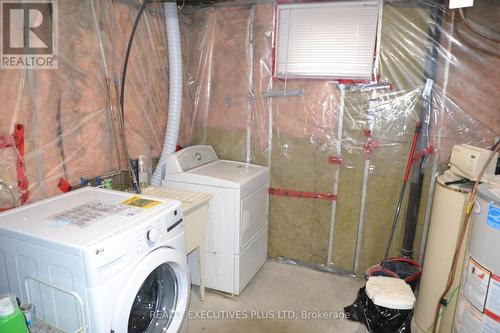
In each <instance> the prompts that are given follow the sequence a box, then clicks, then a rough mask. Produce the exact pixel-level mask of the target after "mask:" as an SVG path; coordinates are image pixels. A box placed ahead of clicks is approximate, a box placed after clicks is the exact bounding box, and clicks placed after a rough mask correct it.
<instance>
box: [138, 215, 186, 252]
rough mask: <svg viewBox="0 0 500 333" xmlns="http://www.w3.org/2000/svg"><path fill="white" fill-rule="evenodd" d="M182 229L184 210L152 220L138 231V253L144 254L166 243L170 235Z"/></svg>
mask: <svg viewBox="0 0 500 333" xmlns="http://www.w3.org/2000/svg"><path fill="white" fill-rule="evenodd" d="M181 227H182V210H181V208H180V207H179V209H176V210H174V211H173V212H171V213H169V214H168V215H163V216H161V217H160V218H157V219H154V220H152V221H151V222H150V223H148V224H146V225H145V226H143V227H142V228H140V229H139V230H137V231H136V235H135V236H136V237H135V238H136V239H135V240H136V244H137V247H136V253H137V254H142V253H144V252H145V251H147V250H149V249H151V248H152V247H155V246H157V245H158V243H160V242H162V241H165V240H166V239H168V237H171V235H170V234H172V233H174V232H176V231H177V229H179V228H181Z"/></svg>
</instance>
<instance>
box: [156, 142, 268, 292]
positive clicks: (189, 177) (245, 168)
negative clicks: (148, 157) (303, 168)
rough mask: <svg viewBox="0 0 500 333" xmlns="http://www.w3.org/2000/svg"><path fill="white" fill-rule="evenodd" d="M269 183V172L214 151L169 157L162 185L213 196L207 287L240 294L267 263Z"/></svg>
mask: <svg viewBox="0 0 500 333" xmlns="http://www.w3.org/2000/svg"><path fill="white" fill-rule="evenodd" d="M269 179H270V175H269V169H268V168H267V167H263V166H258V165H252V164H247V163H242V162H235V161H226V160H219V159H218V158H217V155H216V153H215V151H214V149H213V148H212V147H211V146H191V147H188V148H185V149H183V150H180V151H178V152H177V153H175V154H173V155H170V156H169V157H168V159H167V168H166V176H165V181H164V182H163V185H164V186H167V187H169V188H177V189H181V190H191V191H198V192H209V193H212V194H213V195H214V197H213V199H212V201H211V203H210V207H209V213H208V215H209V221H208V224H207V228H206V239H205V260H206V267H205V283H206V286H207V287H208V288H212V289H216V290H220V291H224V292H228V293H231V294H235V295H238V294H240V292H241V291H242V290H243V288H245V286H246V285H247V284H248V282H249V281H250V280H251V279H252V277H253V276H254V275H255V274H256V273H257V271H258V270H259V268H260V267H261V266H262V265H263V264H264V262H265V261H266V259H267V234H268V199H269ZM190 267H193V269H192V273H193V275H195V273H194V272H195V269H196V266H194V265H193V266H192V265H191V263H190ZM193 282H195V283H196V278H194V279H193Z"/></svg>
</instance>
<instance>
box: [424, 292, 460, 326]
mask: <svg viewBox="0 0 500 333" xmlns="http://www.w3.org/2000/svg"><path fill="white" fill-rule="evenodd" d="M459 289H460V285H458V286H456V287H455V289H453V291H452V292H451V294H450V299H449V301H448V304H449V303H451V302H452V301H453V299H454V298H455V296H456V295H457V293H458V290H459ZM448 309H449V308H448V307H446V308H444V309H443V310H442V311H440V313H439V318H441V317H442V316H443V315H444V314H445V313H446V311H448ZM432 325H433V324H431V326H429V327H428V328H427V330H426V331H425V333H429V332H430V331H431V329H432V327H433V326H432Z"/></svg>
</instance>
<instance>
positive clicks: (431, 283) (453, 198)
mask: <svg viewBox="0 0 500 333" xmlns="http://www.w3.org/2000/svg"><path fill="white" fill-rule="evenodd" d="M446 181H447V177H446V176H444V175H441V176H439V177H438V178H437V184H436V189H435V193H434V198H433V201H432V214H431V219H430V225H429V237H428V238H427V246H426V249H425V257H424V262H423V266H424V269H423V272H422V277H421V279H420V288H419V291H418V297H417V303H416V305H415V314H414V316H413V322H412V332H415V333H427V332H430V331H432V324H433V320H434V314H435V312H436V307H437V305H438V303H439V298H440V295H441V293H442V292H443V290H444V288H445V286H446V281H447V280H448V273H449V271H450V268H451V263H452V261H453V254H454V250H455V247H456V245H457V241H458V238H459V234H460V227H461V225H462V223H463V220H464V215H465V207H466V205H467V201H468V199H469V195H470V190H471V186H470V185H466V184H455V185H446ZM464 257H465V246H463V247H462V251H461V252H460V257H459V258H460V259H459V265H458V267H459V268H458V271H459V272H461V271H462V262H463V260H464ZM459 284H460V275H459V274H457V276H456V277H455V280H454V281H453V285H452V288H451V292H450V293H448V295H446V298H447V299H448V306H447V310H446V312H444V313H443V314H442V315H441V317H440V318H439V323H438V328H437V329H436V332H438V333H450V332H451V328H452V326H453V316H454V314H455V306H456V302H457V298H458V297H457V292H456V290H458V289H457V287H458V285H459ZM454 291H455V292H454Z"/></svg>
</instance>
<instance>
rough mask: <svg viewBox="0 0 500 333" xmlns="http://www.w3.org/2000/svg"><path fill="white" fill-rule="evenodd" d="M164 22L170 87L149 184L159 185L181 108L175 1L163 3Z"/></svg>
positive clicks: (178, 123) (180, 71) (172, 146)
mask: <svg viewBox="0 0 500 333" xmlns="http://www.w3.org/2000/svg"><path fill="white" fill-rule="evenodd" d="M163 10H164V12H165V24H166V27H167V46H168V66H169V71H170V77H169V80H170V83H169V84H170V87H169V101H168V122H167V132H166V134H165V141H164V143H163V149H162V151H161V155H160V160H159V161H158V165H157V166H156V169H155V171H154V173H153V177H152V178H151V185H153V186H160V185H161V181H162V180H163V179H164V178H165V167H166V164H167V157H168V156H169V155H171V154H173V153H175V148H176V146H177V139H178V137H179V127H180V122H181V108H182V54H181V34H180V30H179V17H178V13H177V2H176V1H174V2H167V3H164V5H163Z"/></svg>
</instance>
